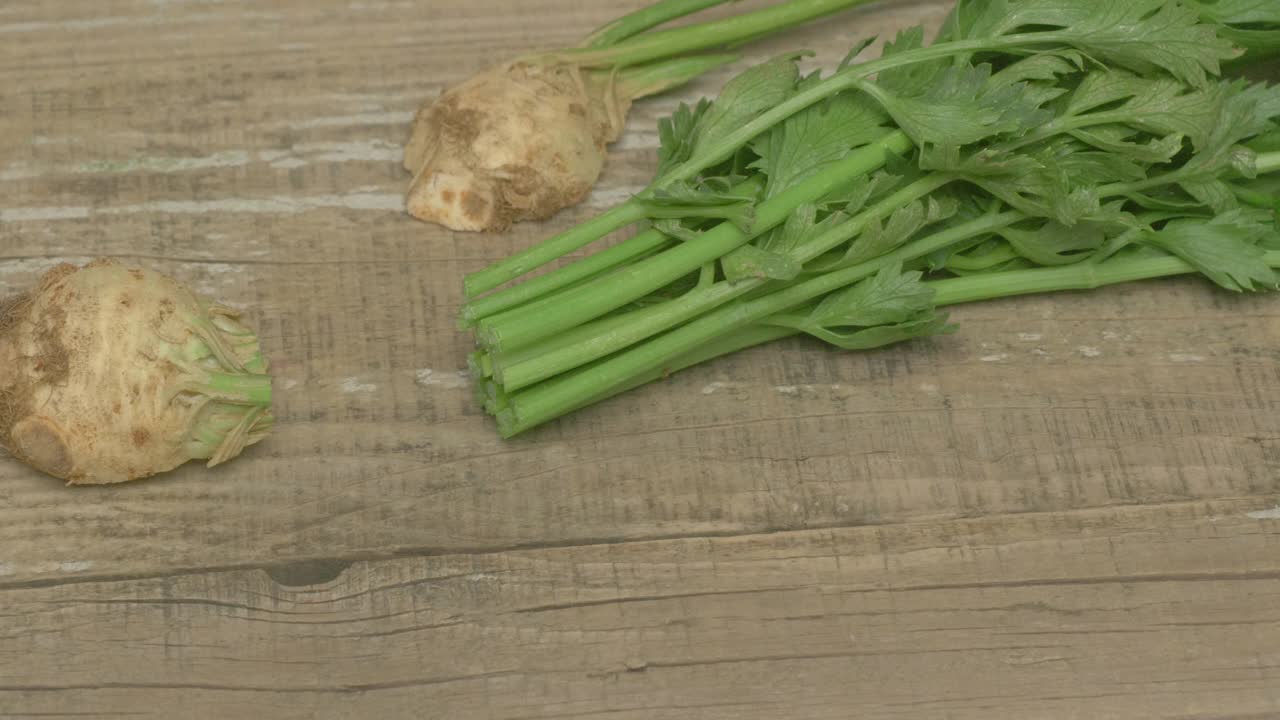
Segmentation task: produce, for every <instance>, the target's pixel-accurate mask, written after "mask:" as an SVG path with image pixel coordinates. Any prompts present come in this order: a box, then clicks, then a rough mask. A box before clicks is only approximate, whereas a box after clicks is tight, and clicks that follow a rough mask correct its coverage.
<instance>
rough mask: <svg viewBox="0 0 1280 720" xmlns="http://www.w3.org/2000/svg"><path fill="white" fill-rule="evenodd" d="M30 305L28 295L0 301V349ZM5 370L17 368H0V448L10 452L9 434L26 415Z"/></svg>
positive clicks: (13, 370)
mask: <svg viewBox="0 0 1280 720" xmlns="http://www.w3.org/2000/svg"><path fill="white" fill-rule="evenodd" d="M30 304H31V296H30V295H17V296H14V297H11V298H7V299H4V300H0V347H4V346H5V345H6V344H8V343H9V342H11V340H9V336H10V334H11V333H13V332H14V328H16V327H17V325H18V323H19V322H21V321H22V318H23V316H24V315H25V314H26V310H27V307H28V306H29V305H30ZM6 370H7V371H8V372H15V371H16V370H17V368H0V446H2V447H4V448H6V449H9V450H10V452H12V447H13V442H12V439H11V433H12V431H13V426H14V424H15V423H17V422H18V419H19V418H20V417H22V416H24V415H26V403H24V402H22V400H23V398H20V397H18V394H19V391H18V389H17V388H16V387H12V385H13V384H14V383H15V382H16V380H15V379H13V378H9V377H6V374H5V371H6Z"/></svg>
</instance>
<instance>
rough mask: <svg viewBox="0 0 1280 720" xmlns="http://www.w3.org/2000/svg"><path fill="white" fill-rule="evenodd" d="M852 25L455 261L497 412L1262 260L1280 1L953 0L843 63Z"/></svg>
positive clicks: (555, 409) (527, 415)
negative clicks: (575, 199) (823, 50)
mask: <svg viewBox="0 0 1280 720" xmlns="http://www.w3.org/2000/svg"><path fill="white" fill-rule="evenodd" d="M676 4H680V3H672V2H667V3H660V4H659V5H666V6H673V5H676ZM712 4H715V3H714V2H706V1H705V0H704V1H702V2H698V3H693V4H691V3H688V2H685V3H683V5H684V6H691V5H697V6H698V7H706V6H709V5H712ZM644 37H645V36H643V35H641V36H639V39H638V40H637V39H632V40H629V41H624V42H623V43H621V44H620V45H619V46H618V47H620V48H623V50H625V49H626V47H627V43H632V44H635V43H637V42H643V41H644ZM866 47H867V45H859V46H857V47H854V48H852V50H851V52H850V55H849V58H848V59H846V61H845V62H844V63H842V64H841V65H840V66H839V67H838V68H836V69H835V70H834V71H833V72H830V73H829V74H826V75H825V76H824V75H823V74H821V73H813V74H803V73H801V71H800V70H799V66H798V64H797V61H798V59H799V57H800V55H794V56H788V57H778V58H775V59H772V60H769V61H767V62H764V63H762V64H759V65H757V66H755V67H752V68H750V69H748V70H747V71H745V72H744V73H742V74H741V75H739V76H738V77H736V78H734V79H733V80H731V81H729V82H728V83H727V84H726V85H725V87H724V89H723V91H722V92H721V94H720V95H719V97H718V98H716V100H715V101H714V102H708V101H706V100H704V101H702V102H699V103H698V104H696V105H693V106H681V107H680V109H679V110H678V111H677V112H675V113H674V114H673V115H672V117H670V118H668V119H666V120H664V121H663V122H662V123H661V126H660V136H661V149H660V151H659V155H660V163H659V170H658V172H657V176H656V178H655V179H654V181H653V182H652V184H650V185H649V186H648V188H646V189H645V190H644V191H643V192H641V193H638V194H637V195H636V196H635V197H633V198H632V199H631V200H629V201H627V202H625V203H622V204H621V205H618V206H617V207H614V208H613V209H611V210H609V211H607V212H605V213H603V214H601V215H599V216H597V217H595V218H593V219H591V220H589V221H588V222H585V223H583V224H582V225H580V226H578V227H575V228H573V229H571V230H569V231H567V232H565V233H562V234H560V235H557V236H555V237H552V238H550V239H548V240H546V241H545V242H543V243H541V244H539V245H536V246H534V247H531V248H529V249H528V250H526V251H524V252H521V253H519V254H516V255H514V256H512V257H509V258H507V259H505V260H503V261H501V262H498V263H496V264H494V265H492V266H490V267H488V268H486V269H484V270H481V271H479V272H477V273H474V274H472V275H470V276H468V277H467V279H466V290H467V293H468V296H469V298H470V300H469V302H468V303H467V304H466V305H465V306H464V307H463V310H462V322H463V323H464V325H465V326H466V327H469V328H472V329H473V331H474V334H475V337H476V342H477V348H478V349H477V351H476V352H475V353H473V354H472V356H471V366H472V370H473V373H474V376H475V382H476V389H477V393H478V396H479V398H480V399H481V401H482V402H483V403H484V406H485V408H486V409H487V410H488V411H489V412H490V413H492V414H493V415H494V416H496V418H497V422H498V426H499V429H500V431H501V433H502V434H503V435H504V436H507V437H510V436H513V435H516V434H519V433H521V432H524V431H527V430H529V429H530V428H533V427H536V426H538V425H541V424H543V423H546V422H548V421H550V420H553V419H555V418H557V417H560V416H562V415H564V414H566V413H570V412H572V411H574V410H577V409H579V408H582V407H584V406H586V405H590V404H592V403H595V402H598V401H600V400H603V399H605V398H608V397H610V396H613V395H616V394H618V393H621V392H624V391H626V390H628V389H631V388H634V387H636V386H639V385H641V384H644V383H647V382H651V381H654V380H657V379H661V378H664V377H666V376H667V375H669V374H670V373H673V372H676V371H678V370H680V369H682V368H685V367H688V366H690V365H694V364H696V363H700V362H703V361H706V360H709V359H711V358H715V357H718V356H721V355H724V354H726V353H731V352H734V351H737V350H740V349H742V348H746V347H749V346H753V345H758V344H761V343H765V342H769V341H772V340H776V339H779V338H783V337H787V336H791V335H796V334H801V333H803V334H806V335H810V336H813V337H816V338H818V339H820V340H822V341H825V342H828V343H831V344H833V345H836V346H838V347H841V348H847V349H853V350H858V349H868V348H876V347H882V346H885V345H888V344H891V343H897V342H902V341H906V340H910V339H913V338H922V337H927V336H931V335H936V334H939V333H947V332H951V331H953V330H954V328H953V326H952V325H951V324H950V323H949V322H948V319H947V315H946V313H945V312H944V311H943V310H942V309H943V308H945V307H946V306H949V305H954V304H957V303H967V302H974V301H979V300H985V299H990V298H1001V297H1007V296H1014V295H1021V294H1027V293H1042V292H1055V291H1064V290H1088V289H1092V288H1097V287H1101V286H1105V285H1110V284H1114V283H1125V282H1132V281H1137V280H1143V279H1148V278H1158V277H1165V276H1171V275H1179V274H1185V273H1200V274H1202V275H1204V276H1206V277H1207V278H1208V279H1209V280H1211V281H1212V282H1214V283H1216V284H1217V285H1219V286H1221V287H1223V288H1226V289H1227V290H1231V291H1236V292H1246V291H1259V290H1273V289H1276V288H1277V285H1278V284H1280V276H1278V274H1277V272H1276V268H1278V267H1280V229H1278V227H1277V218H1276V215H1277V211H1278V209H1280V179H1278V177H1277V176H1280V125H1278V124H1277V121H1280V89H1278V88H1276V87H1272V86H1270V85H1268V84H1266V83H1264V82H1261V81H1258V80H1257V79H1256V77H1257V75H1258V72H1257V65H1256V64H1255V63H1254V60H1255V59H1262V58H1265V57H1266V56H1268V55H1270V54H1273V53H1274V52H1275V51H1276V50H1277V49H1280V3H1277V2H1272V1H1270V0H1267V1H1263V0H1217V2H1213V3H1208V2H1205V3H1197V2H1187V1H1184V0H961V2H959V3H958V4H957V6H956V7H955V8H954V9H953V11H952V13H951V15H950V16H949V18H948V19H947V21H946V22H945V24H944V25H943V27H942V30H941V31H940V33H939V34H938V37H937V38H936V39H935V40H934V41H933V42H932V43H931V44H926V43H925V42H924V32H923V31H922V30H921V29H919V28H914V29H910V30H906V31H904V32H902V33H901V34H899V35H898V37H897V38H896V39H895V40H893V41H892V42H890V43H888V44H887V45H886V46H885V48H884V52H883V55H882V56H881V57H880V58H878V59H876V60H872V61H869V62H853V58H854V57H856V56H857V55H859V54H860V52H861V51H862V50H864V49H865V48H866ZM1246 51H1247V52H1246ZM620 56H625V53H624V52H621V51H617V50H614V51H613V52H611V51H610V49H609V48H607V47H606V48H604V49H601V48H600V47H599V46H598V45H595V46H592V47H588V48H584V49H583V50H580V51H569V52H567V53H561V54H560V55H559V56H558V57H557V59H556V61H558V62H575V63H579V64H581V65H582V66H583V67H606V66H612V65H616V64H617V63H619V62H620V60H619V57H620ZM1242 72H1243V73H1248V74H1252V75H1253V76H1254V77H1255V79H1253V80H1245V79H1238V76H1241V77H1242V75H1241V73H1242ZM630 226H635V231H634V232H633V233H632V234H631V235H630V237H629V238H628V239H626V240H623V241H621V242H615V243H613V244H607V243H602V245H604V247H602V248H601V249H599V250H598V251H596V252H593V253H589V254H586V255H585V256H583V257H580V258H578V259H575V260H573V261H572V262H567V263H560V264H559V265H558V266H555V267H554V269H552V270H550V271H547V272H542V273H537V274H534V275H533V276H532V277H529V278H526V279H524V280H523V281H522V282H518V283H512V282H511V281H513V280H517V279H520V278H522V277H523V276H525V275H527V274H529V273H531V272H532V271H534V270H537V269H539V268H544V267H545V266H548V265H552V264H553V263H556V261H558V260H560V259H561V258H563V257H564V256H566V255H570V254H573V253H575V251H578V250H579V249H580V248H583V247H585V246H587V245H588V244H591V243H594V242H596V241H599V240H601V239H603V238H605V237H607V236H610V235H611V234H612V233H614V232H615V231H618V230H622V229H624V228H627V227H630Z"/></svg>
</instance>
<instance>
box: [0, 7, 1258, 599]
mask: <svg viewBox="0 0 1280 720" xmlns="http://www.w3.org/2000/svg"><path fill="white" fill-rule="evenodd" d="M639 4H640V3H639V2H628V3H610V4H607V5H606V4H594V3H593V4H589V6H587V7H579V6H578V4H577V3H571V2H567V0H539V2H537V3H528V4H521V9H522V13H523V14H522V15H521V16H520V22H513V18H512V17H511V14H510V11H509V9H508V8H507V6H506V5H503V4H494V3H486V2H456V1H454V0H450V1H449V2H442V3H433V4H432V6H431V11H430V12H422V11H421V10H420V8H417V7H416V6H413V7H406V6H404V5H402V4H397V3H393V2H364V3H345V2H336V1H334V2H325V3H315V2H302V0H291V1H289V2H280V3H272V4H271V6H270V8H264V6H262V5H261V4H258V3H251V2H247V1H246V2H230V1H229V2H199V3H194V2H193V3H186V2H168V3H153V2H149V1H148V2H143V1H142V0H137V1H132V0H130V1H123V0H121V1H116V2H108V3H98V2H90V0H68V1H67V2H60V3H56V4H48V3H27V4H22V5H20V6H15V7H14V8H6V12H4V13H3V14H0V39H3V42H0V78H2V79H3V81H2V82H0V198H3V200H0V292H5V293H7V292H12V291H17V290H19V289H21V288H23V287H26V286H28V285H29V284H30V283H31V282H32V281H33V280H34V279H35V277H36V275H37V273H38V272H39V271H41V270H43V269H46V268H48V267H50V266H52V265H53V264H55V263H57V262H59V261H63V260H84V259H87V258H88V257H91V256H93V255H111V256H116V257H120V258H123V259H127V260H129V261H132V262H138V263H141V264H145V265H147V266H150V267H153V268H156V269H159V270H163V271H166V272H171V273H174V274H177V275H179V276H180V277H182V278H184V279H186V280H189V281H191V282H192V283H193V284H194V285H195V286H196V287H197V288H199V289H201V290H202V291H205V292H207V293H209V294H213V295H216V296H218V297H220V298H222V299H223V300H225V301H227V302H229V303H230V304H233V305H236V306H238V307H243V308H245V309H246V310H247V311H248V313H249V315H250V316H251V317H252V318H253V320H254V321H255V322H256V324H257V325H258V326H259V327H260V328H261V330H262V334H263V336H264V341H265V344H266V347H267V349H268V352H269V353H270V355H271V357H272V358H273V360H274V362H275V364H276V367H277V369H278V374H279V377H280V382H279V398H280V399H279V404H278V414H279V416H280V418H281V424H280V429H279V432H278V433H277V435H276V436H275V437H273V438H272V440H271V441H270V442H269V443H267V444H265V445H263V446H260V447H258V448H255V449H254V450H253V451H252V452H251V453H250V454H249V455H248V456H247V457H245V458H243V459H241V460H238V461H237V462H236V463H233V464H231V465H229V466H227V467H225V468H222V469H220V470H218V471H216V472H212V473H210V472H206V471H203V470H202V469H199V468H189V469H186V470H184V471H182V472H179V473H176V474H174V475H173V476H171V477H170V478H167V479H165V480H161V481H157V482H150V483H143V484H139V485H136V486H133V487H127V488H119V489H113V490H81V491H71V490H66V489H63V488H60V487H58V486H57V485H56V484H54V483H52V482H51V481H49V480H48V479H46V478H43V477H40V476H37V475H35V474H33V473H30V472H28V471H27V470H25V469H23V468H21V467H19V466H17V465H15V464H13V463H10V462H5V463H3V464H0V548H3V549H2V550H0V580H5V579H7V580H10V581H14V582H20V581H28V580H38V579H42V578H60V577H64V576H67V575H72V576H97V575H117V574H136V573H164V572H170V571H172V570H175V569H193V568H202V567H234V566H242V565H244V564H258V563H262V562H267V561H269V560H271V559H273V558H293V559H305V558H315V557H343V556H349V557H363V556H369V555H378V554H386V553H389V552H395V551H397V550H400V549H410V550H432V551H442V552H447V551H458V550H465V549H504V548H511V547H517V546H526V545H534V544H565V543H581V542H588V541H595V540H617V539H637V538H662V537H680V536H690V535H700V534H736V533H750V532H758V531H764V530H774V529H788V528H806V527H809V528H812V527H827V526H841V525H849V524H865V523H887V522H904V521H913V520H921V519H928V518H947V517H957V516H976V515H985V514H993V513H995V514H999V513H1011V512H1028V511H1045V510H1055V509H1069V508H1088V507H1099V506H1107V505H1113V504H1132V503H1144V502H1162V501H1169V500H1179V499H1212V498H1229V497H1244V496H1252V495H1258V494H1267V493H1275V492H1277V491H1278V490H1280V480H1278V478H1280V413H1277V412H1276V409H1277V402H1280V400H1278V398H1280V392H1278V390H1280V370H1277V362H1276V360H1277V348H1280V314H1277V312H1276V310H1275V305H1274V303H1273V302H1272V301H1271V300H1272V299H1270V298H1244V299H1242V298H1234V297H1227V296H1226V295H1225V294H1224V293H1217V292H1214V291H1213V290H1211V289H1209V288H1208V287H1207V285H1206V284H1205V283H1203V282H1196V281H1178V282H1169V283H1155V284H1151V285H1148V286H1144V287H1142V288H1140V289H1113V290H1110V291H1106V292H1102V293H1098V294H1096V295H1094V296H1090V297H1083V298H1065V297H1059V298H1052V299H1026V300H1018V301H1014V302H1008V303H1001V304H997V305H990V306H982V307H975V308H968V309H964V310H962V311H960V312H959V313H958V314H957V319H958V320H959V321H960V322H961V323H962V325H963V326H964V328H965V334H963V335H962V336H959V337H953V338H945V339H942V340H938V341H936V342H932V343H927V344H924V343H921V344H914V345H910V346H905V347H902V348H896V349H892V350H887V351H884V352H877V353H866V354H857V355H854V354H841V353H835V352H830V351H828V350H824V349H822V348H819V347H817V346H816V345H815V344H811V343H798V342H792V343H784V344H781V345H779V346H776V347H772V348H766V349H760V350H757V351H753V352H748V353H744V354H743V355H741V356H739V357H736V358H732V359H728V360H726V361H723V362H720V363H716V364H714V365H710V366H708V367H706V368H701V369H697V370H694V371H691V372H690V373H688V374H686V375H683V376H678V377H676V378H673V379H672V380H671V381H670V382H669V383H667V384H665V385H662V386H656V387H652V388H648V389H645V390H642V391H639V392H636V393H633V394H630V395H629V396H628V397H626V398H620V399H618V400H617V401H615V402H611V403H608V404H606V405H604V406H601V407H599V408H594V409H591V410H588V411H586V412H583V413H581V414H579V415H577V416H576V417H573V418H570V419H567V420H565V421H563V422H560V423H557V424H554V425H552V426H549V427H548V428H546V429H544V430H541V431H539V432H537V433H534V434H532V435H530V436H529V437H528V438H525V439H521V440H518V441H515V442H511V443H505V442H502V441H500V440H498V439H497V438H496V436H495V434H494V432H493V429H492V427H491V426H490V425H489V423H488V422H487V420H486V419H485V418H483V417H482V416H481V415H480V414H479V413H478V412H477V409H476V408H475V407H474V406H473V405H472V403H471V402H470V398H469V396H468V393H467V390H466V389H465V388H464V387H462V386H461V382H460V381H459V379H458V378H457V376H456V374H455V372H456V369H457V368H459V367H460V366H461V363H462V358H463V355H464V353H465V351H466V347H465V345H464V341H465V338H464V337H463V336H462V335H461V334H459V333H457V332H456V331H455V330H454V325H453V315H454V311H455V310H456V308H457V306H458V303H459V301H460V300H459V287H458V278H459V276H460V275H461V274H462V273H464V272H466V271H468V270H472V269H475V268H478V267H480V266H481V265H483V264H484V263H485V262H486V261H487V260H488V259H491V258H494V257H497V256H499V255H501V254H504V253H506V252H508V251H510V250H511V249H513V248H515V247H518V246H522V245H524V244H527V243H529V242H532V241H533V240H534V239H535V238H536V237H539V236H541V235H543V234H546V233H549V232H552V231H554V230H555V229H557V228H561V227H564V226H567V225H568V224H570V223H572V222H574V221H575V220H576V219H580V218H581V217H584V216H585V215H586V214H587V213H589V212H591V211H592V208H590V207H587V208H580V209H576V210H573V211H570V212H567V213H564V214H563V216H562V217H559V218H557V219H555V220H554V221H552V222H550V223H547V224H545V225H541V226H534V225H526V226H521V227H520V228H518V229H517V230H516V231H514V232H512V233H510V234H507V235H503V236H499V237H478V236H469V235H455V234H451V233H445V232H441V231H439V230H436V229H433V228H431V227H429V226H425V225H422V224H419V223H416V222H414V221H412V220H410V219H408V218H407V217H405V216H404V215H403V213H401V212H399V210H398V207H399V205H398V203H399V193H400V192H401V190H402V189H403V186H404V183H405V180H406V178H405V177H404V175H403V173H402V171H401V170H400V169H399V168H398V162H397V157H398V154H397V151H396V148H397V147H398V145H399V143H400V142H401V141H402V140H403V138H404V135H405V133H406V132H407V123H408V119H409V116H410V114H411V113H412V111H413V109H414V107H415V106H416V105H417V103H418V102H419V101H420V100H421V98H423V97H428V96H430V95H431V94H432V93H434V92H436V91H437V90H438V88H439V87H440V86H441V85H442V84H444V83H446V82H449V81H451V80H455V79H457V78H459V77H462V76H465V75H466V74H468V73H469V72H471V71H473V70H475V69H478V68H479V67H481V66H482V65H483V64H484V63H485V62H489V61H491V60H492V59H494V57H495V54H496V53H497V52H498V51H499V50H501V49H506V50H507V51H509V52H514V51H516V50H517V49H520V48H527V47H532V46H534V45H535V44H538V43H557V42H565V41H566V39H567V38H571V37H576V36H578V35H580V34H581V33H582V32H584V31H585V30H586V29H588V28H589V27H592V26H594V25H596V24H598V23H600V22H603V20H604V19H606V18H608V17H611V16H613V15H615V14H617V13H618V12H620V11H622V10H623V9H625V8H628V7H633V6H638V5H639ZM944 9H945V8H944V5H943V4H942V3H938V2H933V3H917V4H901V3H895V4H893V5H892V6H889V7H882V8H878V9H870V10H868V11H866V12H863V13H860V14H856V15H854V16H851V17H849V18H845V19H840V20H834V21H830V22H826V23H824V24H823V25H822V26H821V27H820V28H816V29H809V30H804V31H800V32H798V33H796V34H793V35H789V36H787V37H786V38H783V39H775V40H772V41H770V42H769V43H765V44H762V45H759V46H753V47H752V49H751V55H752V57H753V58H759V57H764V56H767V55H769V54H772V53H774V52H777V51H780V50H782V49H784V48H791V47H796V46H808V47H815V48H816V49H817V50H818V51H819V59H820V60H827V61H830V60H832V59H834V58H837V57H839V55H840V54H842V52H843V48H845V47H847V46H848V45H849V44H851V43H852V42H853V39H854V38H855V37H858V36H861V35H864V34H873V33H877V32H879V33H881V34H884V33H885V32H886V31H888V30H890V29H892V28H896V27H899V26H901V25H904V24H907V23H910V22H914V21H917V20H923V21H926V22H929V23H936V22H937V20H938V19H939V18H940V17H941V14H942V12H943V10H944ZM570 10H572V12H570ZM260 15H270V17H259V16H260ZM247 20H253V21H254V23H257V24H253V23H250V25H252V27H251V28H250V29H248V30H245V29H244V28H243V27H242V26H243V25H244V24H245V23H244V22H243V21H247ZM722 79H723V75H720V76H716V77H714V78H710V79H708V80H707V81H705V82H703V83H700V84H698V85H696V86H695V87H693V88H690V89H689V90H688V91H687V92H685V93H682V94H676V95H673V96H671V97H668V98H663V99H660V100H657V101H653V102H646V103H642V104H641V106H640V107H639V108H638V110H637V115H636V116H635V120H634V122H633V123H632V129H631V131H630V132H629V133H628V135H627V138H626V139H624V141H623V143H622V145H621V149H620V150H619V151H618V152H617V153H615V155H614V158H613V161H612V162H611V165H610V168H609V171H608V174H607V176H606V177H605V179H604V181H603V182H602V185H601V189H600V191H599V192H598V193H597V196H596V199H595V200H593V201H592V202H591V203H589V205H594V206H595V207H596V208H598V207H599V206H601V205H603V204H607V203H608V202H610V201H611V198H612V199H617V198H618V197H620V196H621V195H623V194H625V193H626V192H627V191H628V189H633V188H635V187H637V186H639V185H640V184H642V183H643V182H644V181H645V179H646V177H647V173H648V171H649V169H650V168H651V167H652V157H651V156H652V146H653V143H654V137H653V132H652V128H653V126H654V120H655V117H656V116H657V115H659V114H661V113H664V112H667V111H669V109H670V108H671V107H672V105H673V104H674V102H676V101H677V100H678V99H681V98H685V99H687V98H691V97H696V96H697V95H699V94H703V93H706V92H710V91H712V88H714V87H715V86H716V84H718V82H719V81H721V80H722ZM156 547H163V548H164V549H165V550H164V552H163V553H157V552H155V550H154V549H155V548H156Z"/></svg>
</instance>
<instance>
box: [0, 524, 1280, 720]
mask: <svg viewBox="0 0 1280 720" xmlns="http://www.w3.org/2000/svg"><path fill="white" fill-rule="evenodd" d="M1265 507H1266V506H1265V505H1261V504H1259V503H1258V502H1256V501H1249V502H1237V501H1224V502H1210V503H1204V502H1193V503H1176V504H1166V505H1158V506H1148V507H1133V508H1113V509H1104V510H1091V511H1080V512H1069V513H1059V512H1054V513H1043V514H1028V515H1022V516H1018V517H1006V518H997V519H982V520H962V521H951V522H942V523H924V524H906V525H896V526H888V527H866V528H853V529H847V528H842V529H835V530H823V531H802V532H790V533H777V534H771V535H753V536H745V537H735V538H719V539H690V540H673V541H661V542H648V543H623V544H611V545H588V546H578V547H566V548H552V549H544V550H529V551H519V552H505V553H493V554H480V555H447V556H438V557H412V558H404V559H397V560H386V561H373V562H357V563H354V564H351V565H350V566H349V567H348V566H347V564H346V563H337V564H312V565H309V566H308V565H293V566H287V565H286V566H276V567H272V568H267V569H266V570H265V571H264V570H240V571H234V572H222V573H208V574H194V575H183V576H174V577H165V578H155V579H142V580H126V581H109V582H81V583H71V584H60V585H55V586H51V587H34V588H25V589H24V588H21V587H9V588H4V589H0V607H2V608H3V611H2V612H3V627H4V640H3V642H0V714H2V715H4V716H5V717H29V716H31V717H43V716H45V715H42V714H53V715H55V716H63V715H74V714H76V713H88V714H90V715H92V716H94V717H112V716H116V715H120V716H125V717H140V718H145V717H173V716H178V715H180V716H182V717H189V718H206V717H207V718H214V717H261V716H263V715H264V714H265V713H268V712H269V713H270V714H271V716H272V717H280V718H339V717H373V716H378V717H422V718H457V719H464V718H486V719H488V720H498V719H504V720H505V719H515V718H611V719H614V718H635V719H637V720H640V719H641V718H643V719H644V720H663V719H667V718H669V719H671V720H684V719H685V718H691V717H696V718H736V719H742V720H750V719H751V718H762V719H763V718H778V717H786V718H790V719H795V720H803V719H808V718H833V719H834V718H848V717H859V718H886V719H889V718H903V719H906V718H911V719H913V720H914V719H916V718H922V717H930V718H932V717H937V718H942V717H946V718H954V719H956V720H966V719H968V718H973V719H975V720H976V719H982V720H986V719H987V718H993V717H1009V718H1013V717H1037V718H1078V717H1099V718H1125V719H1126V720H1132V719H1138V718H1187V719H1190V718H1204V719H1205V720H1207V719H1208V718H1262V717H1272V716H1274V715H1275V714H1276V713H1280V552H1278V550H1280V522H1278V521H1277V520H1276V519H1275V515H1276V514H1275V512H1274V511H1271V512H1268V511H1266V510H1265ZM1267 518H1272V519H1267Z"/></svg>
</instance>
